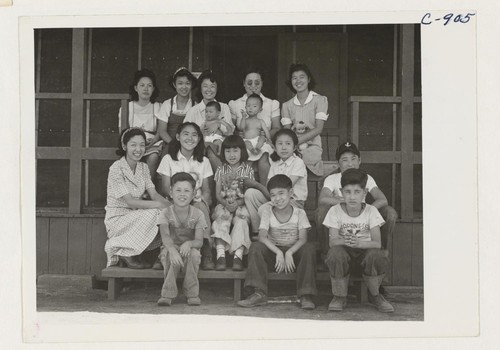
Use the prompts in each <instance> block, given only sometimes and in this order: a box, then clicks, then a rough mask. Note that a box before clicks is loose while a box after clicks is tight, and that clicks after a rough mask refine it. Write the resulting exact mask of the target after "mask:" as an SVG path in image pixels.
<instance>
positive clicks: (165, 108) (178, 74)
mask: <svg viewBox="0 0 500 350" xmlns="http://www.w3.org/2000/svg"><path fill="white" fill-rule="evenodd" d="M169 85H170V86H171V87H172V88H173V89H174V90H175V92H176V95H175V96H174V97H172V98H170V99H168V100H166V101H165V102H163V104H162V105H161V108H160V113H159V115H158V132H159V134H160V137H161V138H162V140H163V142H164V146H163V153H162V158H163V156H164V155H166V154H167V153H168V145H169V144H170V143H171V142H172V140H175V134H176V132H177V127H178V126H179V125H181V124H182V123H183V122H184V118H185V117H186V113H187V112H188V111H189V109H190V108H191V107H193V105H194V102H193V100H192V98H191V92H192V91H193V89H194V88H196V78H195V77H194V75H193V74H192V73H191V72H190V71H189V70H188V69H187V68H185V67H181V68H179V69H177V70H176V71H175V73H174V74H173V75H172V77H171V79H170V81H169Z"/></svg>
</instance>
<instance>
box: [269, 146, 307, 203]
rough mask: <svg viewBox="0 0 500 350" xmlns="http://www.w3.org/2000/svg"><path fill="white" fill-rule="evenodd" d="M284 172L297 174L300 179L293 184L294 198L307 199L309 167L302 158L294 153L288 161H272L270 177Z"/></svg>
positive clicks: (285, 173) (292, 174)
mask: <svg viewBox="0 0 500 350" xmlns="http://www.w3.org/2000/svg"><path fill="white" fill-rule="evenodd" d="M278 174H283V175H287V176H288V177H290V176H297V177H298V178H299V179H298V180H297V182H296V183H295V185H293V196H292V197H293V198H294V199H295V200H299V201H305V200H306V199H307V169H306V165H305V164H304V161H303V160H302V158H300V157H298V156H297V155H296V154H293V155H292V156H291V157H290V158H288V159H287V160H286V161H283V160H282V159H278V160H277V161H275V162H274V161H271V168H270V169H269V174H268V177H267V178H268V179H270V178H272V177H273V176H274V175H278Z"/></svg>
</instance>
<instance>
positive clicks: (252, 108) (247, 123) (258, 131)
mask: <svg viewBox="0 0 500 350" xmlns="http://www.w3.org/2000/svg"><path fill="white" fill-rule="evenodd" d="M263 103H264V102H263V101H262V97H260V96H259V95H257V94H251V95H250V96H248V98H247V101H246V105H245V111H243V110H242V111H241V115H242V117H243V118H241V122H240V125H239V127H240V129H241V130H243V140H245V144H246V146H247V150H248V155H249V158H248V160H249V161H250V162H253V161H256V160H258V159H260V157H261V156H262V154H264V153H266V152H267V153H269V154H271V153H273V149H272V147H271V145H269V144H268V143H266V142H267V141H270V140H271V134H270V133H269V129H268V128H267V126H266V123H265V122H264V121H263V120H262V119H259V118H258V117H257V115H258V114H259V112H261V111H262V104H263ZM262 133H264V135H265V136H263V135H262Z"/></svg>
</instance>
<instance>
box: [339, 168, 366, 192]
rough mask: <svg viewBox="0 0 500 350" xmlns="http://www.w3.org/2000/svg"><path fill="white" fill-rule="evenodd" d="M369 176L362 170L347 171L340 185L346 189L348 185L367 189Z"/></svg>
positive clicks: (343, 174) (352, 169)
mask: <svg viewBox="0 0 500 350" xmlns="http://www.w3.org/2000/svg"><path fill="white" fill-rule="evenodd" d="M367 182H368V175H367V174H366V173H365V172H364V171H363V170H361V169H354V168H351V169H347V170H346V171H344V172H343V173H342V177H341V178H340V185H341V186H342V188H344V187H345V186H347V185H359V186H360V187H361V188H362V189H365V188H366V183H367Z"/></svg>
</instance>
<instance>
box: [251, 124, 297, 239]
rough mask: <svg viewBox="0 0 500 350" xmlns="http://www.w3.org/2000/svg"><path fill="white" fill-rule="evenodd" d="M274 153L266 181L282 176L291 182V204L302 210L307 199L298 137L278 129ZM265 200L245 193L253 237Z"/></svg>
mask: <svg viewBox="0 0 500 350" xmlns="http://www.w3.org/2000/svg"><path fill="white" fill-rule="evenodd" d="M273 144H274V148H275V152H274V153H273V154H272V155H271V160H272V161H271V168H270V169H269V174H268V179H270V178H272V177H273V176H274V175H278V174H283V175H286V176H288V177H289V178H290V179H291V180H292V185H293V187H292V188H293V194H292V200H291V203H292V205H293V206H294V207H297V208H300V209H304V203H305V201H306V199H307V169H306V166H305V164H304V161H303V160H302V158H301V157H300V153H299V152H298V150H297V146H298V137H297V135H296V134H295V133H294V132H293V131H292V130H290V129H280V130H278V132H277V133H276V134H274V136H273ZM266 202H267V198H265V197H264V196H263V195H262V193H260V192H259V191H255V190H248V191H247V192H246V193H245V203H246V206H247V208H248V211H249V213H250V220H251V222H252V232H253V235H252V236H253V237H255V235H257V234H258V230H259V225H260V216H261V215H260V213H261V211H262V210H264V209H263V207H265V206H266V205H269V204H268V203H266Z"/></svg>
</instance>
